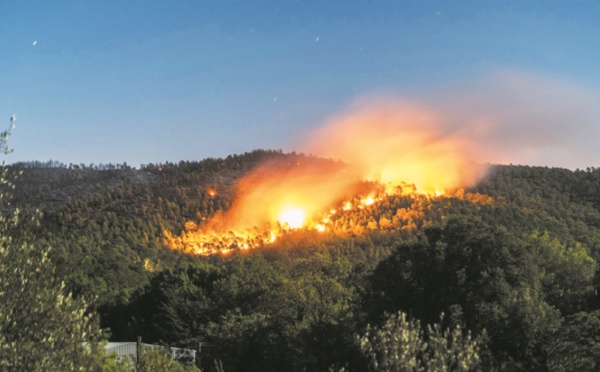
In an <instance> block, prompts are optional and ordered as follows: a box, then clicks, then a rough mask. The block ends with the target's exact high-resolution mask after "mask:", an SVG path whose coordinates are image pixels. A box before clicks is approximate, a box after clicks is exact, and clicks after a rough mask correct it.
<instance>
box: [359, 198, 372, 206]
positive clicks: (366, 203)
mask: <svg viewBox="0 0 600 372" xmlns="http://www.w3.org/2000/svg"><path fill="white" fill-rule="evenodd" d="M360 202H361V203H363V204H364V205H371V204H373V203H375V199H373V197H372V196H369V197H367V198H366V199H363V200H361V201H360Z"/></svg>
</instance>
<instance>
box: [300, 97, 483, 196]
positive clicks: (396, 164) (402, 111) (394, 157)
mask: <svg viewBox="0 0 600 372" xmlns="http://www.w3.org/2000/svg"><path fill="white" fill-rule="evenodd" d="M454 120H457V119H456V118H454V117H445V116H444V115H443V114H442V112H440V111H437V110H435V109H432V108H429V107H426V106H422V105H420V104H416V103H410V102H383V103H375V104H371V105H369V106H364V107H361V108H359V109H357V110H354V111H352V112H350V113H348V114H345V115H340V116H338V117H335V118H333V119H332V120H330V121H329V122H328V123H327V124H326V125H325V126H323V127H321V128H320V129H318V130H317V131H316V132H314V133H312V134H311V135H310V136H309V137H308V138H307V140H306V143H305V145H304V146H303V148H304V149H305V151H307V152H310V153H313V154H317V155H319V156H323V157H327V158H333V159H343V160H344V161H346V162H348V163H349V164H351V165H352V166H353V171H354V172H356V173H357V174H358V175H359V177H360V178H361V179H366V180H370V181H377V182H380V183H382V184H385V185H388V184H389V190H391V191H392V192H393V193H395V192H397V191H396V190H395V189H396V188H397V187H398V186H401V187H402V185H404V186H410V185H414V187H415V188H416V190H419V191H420V192H424V193H427V194H431V195H433V194H434V193H435V191H436V190H438V191H440V192H442V193H445V192H448V191H452V190H454V189H457V188H460V187H468V186H471V185H473V184H475V183H476V182H477V181H478V180H479V179H480V178H481V177H482V176H483V174H484V172H485V167H481V166H477V165H475V163H473V161H474V160H476V157H475V156H476V154H475V151H476V150H479V149H480V148H481V146H480V145H479V144H477V143H476V142H475V140H473V139H472V137H471V136H470V134H471V133H467V132H465V131H462V130H457V126H458V123H455V122H453V121H454ZM402 189H404V187H402Z"/></svg>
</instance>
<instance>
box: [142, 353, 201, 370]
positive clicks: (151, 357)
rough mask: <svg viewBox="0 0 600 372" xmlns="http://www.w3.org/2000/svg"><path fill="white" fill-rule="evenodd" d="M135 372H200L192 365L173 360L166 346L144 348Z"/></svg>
mask: <svg viewBox="0 0 600 372" xmlns="http://www.w3.org/2000/svg"><path fill="white" fill-rule="evenodd" d="M136 371H137V372H200V370H199V369H198V368H197V367H196V366H193V365H183V364H181V363H178V362H176V361H173V358H171V355H169V353H168V352H167V349H166V348H160V347H159V348H144V350H143V351H142V356H141V360H140V362H139V364H138V366H137V368H136Z"/></svg>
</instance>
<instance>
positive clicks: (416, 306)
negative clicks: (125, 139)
mask: <svg viewBox="0 0 600 372" xmlns="http://www.w3.org/2000/svg"><path fill="white" fill-rule="evenodd" d="M274 158H275V159H281V160H282V161H283V162H282V164H287V163H291V164H296V161H295V160H304V159H306V157H304V155H298V154H283V153H281V152H280V151H262V150H258V151H254V152H251V153H246V154H243V155H233V156H229V157H227V158H224V159H206V160H203V161H200V162H180V163H177V164H174V163H166V164H148V165H146V166H143V167H142V168H141V169H139V170H137V169H131V168H130V167H128V166H125V165H123V166H120V165H117V166H112V165H107V166H89V167H88V166H82V165H79V166H74V165H69V166H66V165H63V164H60V163H57V162H48V163H41V164H37V163H34V164H26V165H25V166H24V171H25V174H24V176H23V177H22V178H21V179H22V182H21V183H19V185H18V187H17V188H16V189H15V192H16V196H17V198H16V200H15V201H16V202H17V203H19V204H18V205H21V204H22V203H29V204H31V205H34V206H36V207H40V209H42V212H43V218H42V219H41V221H40V224H39V226H35V225H32V224H31V223H29V222H27V221H28V220H29V219H28V218H24V217H23V215H20V217H19V222H18V223H17V224H12V225H11V224H8V225H7V226H8V227H7V228H10V230H11V232H10V234H7V236H9V235H10V236H15V237H18V236H22V235H19V232H22V231H27V234H28V235H29V238H28V239H29V240H27V241H29V242H32V241H34V240H35V246H36V247H43V246H52V247H53V249H52V250H51V251H50V252H49V253H48V254H47V256H48V257H49V259H50V260H51V261H52V262H54V264H55V265H56V271H55V276H56V279H54V283H55V284H57V283H60V282H61V280H64V282H65V284H66V287H67V288H66V289H67V292H68V291H72V292H73V293H74V295H75V297H76V298H79V297H81V296H82V295H84V294H85V295H86V296H89V297H94V298H97V302H95V304H99V305H101V306H100V307H99V312H100V314H101V316H102V326H103V327H106V328H110V330H111V334H112V337H113V339H114V340H125V339H135V337H136V336H143V337H144V339H145V340H148V341H150V342H162V343H164V344H170V345H176V346H182V347H196V346H197V345H198V342H202V344H203V352H202V356H201V357H202V359H203V361H204V362H205V365H207V366H209V369H210V367H211V366H212V362H213V361H222V363H221V364H220V367H222V368H223V369H225V370H250V371H251V370H260V371H268V370H289V371H301V370H327V369H328V368H329V367H331V369H332V370H352V371H354V370H356V371H360V370H365V369H366V368H367V366H366V364H364V363H365V361H364V359H362V358H360V350H359V349H358V346H357V345H356V343H355V338H354V336H355V335H356V334H357V333H360V330H361V329H364V326H365V325H366V324H367V323H370V324H382V323H381V322H382V321H383V318H382V317H383V314H384V313H385V312H391V313H397V312H398V311H403V312H405V313H409V314H411V316H412V317H414V318H415V319H420V320H421V321H423V322H424V323H427V324H433V323H436V322H437V321H438V316H439V314H440V313H441V312H444V313H445V314H447V319H446V321H447V322H448V324H449V327H448V328H447V329H446V331H447V330H448V329H450V330H452V329H454V327H455V326H460V329H461V330H464V332H463V334H464V333H467V332H468V331H471V332H472V333H473V334H474V335H478V336H481V339H480V344H479V346H480V347H481V349H480V356H481V364H480V365H481V366H482V369H490V368H497V369H512V370H530V369H540V370H544V369H547V368H550V369H556V370H560V368H561V367H560V366H566V365H567V364H565V363H576V365H578V366H579V365H581V366H582V367H581V369H585V368H588V366H595V365H594V364H593V363H594V362H593V361H591V360H592V359H593V357H590V358H588V357H586V353H587V354H589V355H595V351H594V350H595V349H594V347H592V346H589V345H593V342H595V341H593V340H594V337H593V336H592V332H591V331H590V332H588V331H587V330H586V328H585V327H584V326H583V324H584V323H583V319H587V321H588V322H589V323H590V324H591V326H590V328H589V330H591V329H594V328H593V324H595V323H594V317H595V315H594V314H595V311H596V310H597V309H600V296H597V295H596V293H597V288H598V287H600V271H599V270H598V265H597V261H598V259H600V197H599V196H598V195H600V192H599V191H600V170H599V169H595V168H590V169H587V170H578V171H570V170H566V169H552V168H542V167H526V166H494V167H492V169H491V171H490V174H489V175H488V177H486V178H485V179H484V180H483V181H482V182H480V184H479V185H477V186H476V187H474V188H473V189H471V190H458V191H457V192H456V193H455V194H454V195H446V196H443V197H433V198H431V197H427V196H424V195H417V194H415V195H406V194H404V195H384V194H381V195H380V196H381V200H378V201H377V202H376V203H374V204H372V205H369V206H364V207H363V208H362V209H359V208H354V209H352V210H349V211H343V212H342V211H341V210H338V213H336V214H335V215H334V216H331V218H330V221H329V224H328V230H327V231H329V232H330V233H327V234H321V233H318V232H316V231H309V230H298V231H294V232H291V233H289V234H287V235H286V236H285V237H283V238H281V239H278V240H277V241H276V242H275V243H274V244H269V245H267V246H265V247H264V248H260V249H257V250H254V251H251V252H237V253H236V252H234V253H233V254H230V255H229V256H223V257H220V256H219V257H195V256H188V255H183V254H181V253H180V252H174V251H172V250H170V249H167V246H166V243H165V241H164V239H163V237H164V236H165V235H164V232H165V231H167V232H168V233H169V234H170V235H171V236H172V237H174V238H179V237H181V236H182V234H184V233H186V232H187V231H189V230H190V229H192V230H193V229H194V228H197V227H198V226H199V225H201V224H202V223H203V221H205V220H206V219H210V217H211V216H214V215H220V214H222V213H223V212H224V211H225V210H227V209H228V207H229V206H230V205H231V202H232V200H233V193H232V192H233V190H234V185H235V182H236V181H237V180H239V179H240V177H242V176H243V175H244V174H246V173H247V172H248V171H249V170H250V169H252V168H253V167H255V166H256V165H257V164H260V163H261V162H263V161H265V160H267V159H274ZM19 167H21V168H23V165H21V166H18V167H14V168H13V169H6V170H5V172H11V171H12V170H16V171H18V170H19V169H21V168H19ZM3 174H5V175H8V173H3ZM4 178H6V177H4ZM364 187H365V190H367V189H368V190H370V191H373V190H377V185H373V184H366V185H364ZM209 188H210V189H215V190H217V191H218V193H217V194H216V195H212V194H209V193H208V192H207V190H208V189H209ZM360 198H361V196H359V195H357V196H355V199H354V202H356V203H359V202H360ZM6 210H7V211H8V210H10V208H9V209H6ZM7 218H9V217H7ZM186 225H187V226H186ZM167 235H168V234H167ZM18 243H19V244H21V243H23V244H24V243H26V240H23V241H18ZM64 293H66V292H64ZM70 300H71V301H78V300H74V299H73V298H71V299H70ZM577 319H581V321H579V322H578V321H577ZM436 324H437V323H436ZM446 331H444V332H446ZM433 332H434V333H435V331H433ZM440 332H441V331H440ZM577 332H582V334H585V335H586V336H585V337H584V339H585V340H588V341H589V342H590V343H589V344H583V343H577V342H575V341H570V340H575V339H576V336H575V335H576V334H577ZM586 332H587V333H586ZM442 333H443V332H442ZM427 334H428V333H427V332H423V333H422V335H423V338H424V339H427V340H429V341H431V340H435V338H433V339H432V338H427V337H429V336H427ZM429 334H431V332H430V333H429ZM484 334H485V337H484V336H483V335H484ZM446 336H447V337H442V338H439V341H440V343H441V342H442V341H443V340H444V339H446V340H447V339H449V338H448V337H450V335H446ZM429 341H428V342H429ZM588 341H586V342H588ZM592 341H593V342H592ZM588 346H589V347H588ZM567 352H568V353H569V355H573V356H577V358H579V359H578V360H581V363H580V364H577V363H579V362H569V360H570V359H568V358H566V357H565V358H563V355H562V354H564V353H567ZM98 358H100V360H104V359H102V358H103V357H102V356H99V357H98ZM561 358H562V359H561ZM593 360H595V359H593ZM107 363H109V361H108V362H107ZM564 368H567V369H568V367H564ZM589 368H593V367H589Z"/></svg>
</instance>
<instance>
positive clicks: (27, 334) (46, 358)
mask: <svg viewBox="0 0 600 372" xmlns="http://www.w3.org/2000/svg"><path fill="white" fill-rule="evenodd" d="M12 121H14V116H13V117H12V118H11V122H12ZM11 124H12V123H11ZM11 129H12V126H11ZM9 132H10V129H9V130H7V131H4V132H2V133H0V151H1V152H2V153H3V154H8V153H9V152H10V150H9V148H8V147H7V140H8V137H9ZM13 179H14V178H13V175H12V174H11V171H10V170H9V169H8V167H6V165H5V162H3V164H2V168H1V170H0V187H1V188H2V190H1V192H0V208H1V209H0V210H1V211H2V213H1V214H0V370H3V371H86V370H94V369H95V368H96V369H100V368H102V367H101V366H98V365H97V364H96V363H94V362H92V360H97V358H93V357H96V356H97V354H95V353H100V354H101V353H102V352H103V351H102V348H98V347H96V345H97V339H98V338H99V335H100V330H99V327H98V325H97V322H95V321H94V319H93V318H92V316H90V315H88V314H86V308H87V307H86V303H85V302H84V301H83V300H81V299H74V298H73V297H72V296H71V295H70V294H69V293H67V291H66V290H65V286H64V283H62V282H60V281H58V280H56V279H55V271H54V267H53V265H52V264H51V262H50V261H49V260H48V248H45V247H39V246H37V245H36V244H35V243H34V241H33V238H32V235H31V233H30V232H28V231H27V228H28V226H31V223H32V222H35V217H34V218H33V219H31V218H24V217H23V214H22V213H20V212H19V210H18V209H12V206H11V205H10V198H9V197H7V193H8V192H9V191H10V190H11V189H12V188H14V186H13ZM84 342H87V344H84ZM92 354H94V355H92ZM101 359H102V358H100V360H101ZM95 364H96V366H94V365H95Z"/></svg>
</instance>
